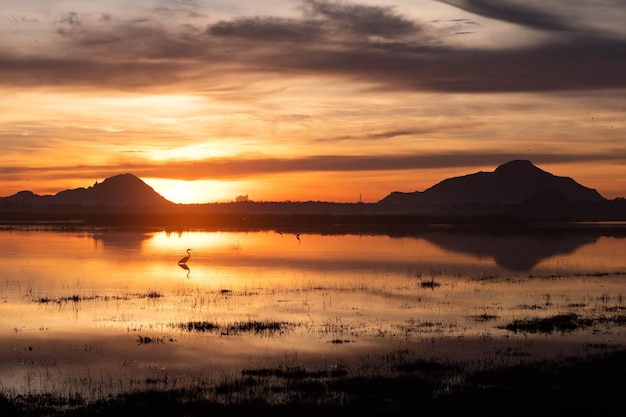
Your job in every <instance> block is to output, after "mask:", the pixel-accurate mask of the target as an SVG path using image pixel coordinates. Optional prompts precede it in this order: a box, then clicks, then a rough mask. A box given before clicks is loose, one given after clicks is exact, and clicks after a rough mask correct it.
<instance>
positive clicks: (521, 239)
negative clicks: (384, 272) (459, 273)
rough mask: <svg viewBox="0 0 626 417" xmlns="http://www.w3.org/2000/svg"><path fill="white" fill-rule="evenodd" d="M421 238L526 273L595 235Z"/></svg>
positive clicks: (591, 240) (592, 239)
mask: <svg viewBox="0 0 626 417" xmlns="http://www.w3.org/2000/svg"><path fill="white" fill-rule="evenodd" d="M425 238H426V239H427V240H429V241H430V242H432V243H434V244H436V245H437V246H439V247H440V248H442V249H444V250H446V251H454V252H461V253H466V254H469V255H472V256H474V257H477V258H484V257H488V258H493V260H494V262H495V263H496V264H497V265H498V266H501V267H503V268H506V269H509V270H511V271H521V272H523V271H530V270H532V269H533V268H534V267H535V266H537V264H539V263H540V262H542V261H544V260H547V259H549V258H551V257H553V256H555V255H565V254H571V253H574V252H575V251H576V250H577V249H579V248H580V247H582V246H585V245H592V244H594V243H595V242H597V240H598V238H599V236H593V235H592V236H589V235H581V234H573V235H557V236H545V235H514V236H510V235H495V236H494V235H464V234H453V233H439V234H429V235H426V236H425Z"/></svg>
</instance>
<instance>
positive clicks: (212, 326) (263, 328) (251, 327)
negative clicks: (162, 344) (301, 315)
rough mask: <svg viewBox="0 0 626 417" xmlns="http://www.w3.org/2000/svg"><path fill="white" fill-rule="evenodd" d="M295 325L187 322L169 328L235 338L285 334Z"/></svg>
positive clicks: (287, 323) (246, 322) (273, 322)
mask: <svg viewBox="0 0 626 417" xmlns="http://www.w3.org/2000/svg"><path fill="white" fill-rule="evenodd" d="M297 326H298V324H297V323H289V322H281V321H271V320H265V321H258V320H248V321H237V322H234V323H230V324H224V325H220V324H217V323H214V322H210V321H188V322H182V323H172V324H170V327H173V328H176V329H179V330H182V331H187V332H200V333H201V332H208V333H214V332H219V334H220V335H221V336H235V335H239V334H242V333H253V334H256V335H274V334H285V333H286V332H288V331H290V330H292V329H294V328H295V327H297Z"/></svg>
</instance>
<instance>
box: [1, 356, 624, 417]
mask: <svg viewBox="0 0 626 417" xmlns="http://www.w3.org/2000/svg"><path fill="white" fill-rule="evenodd" d="M625 380H626V350H619V351H610V350H609V349H607V350H606V353H604V354H601V355H595V356H590V357H587V358H565V359H563V360H560V361H538V362H526V363H525V362H521V364H519V365H515V366H511V367H495V366H493V367H491V366H483V367H482V368H481V369H480V370H477V371H472V372H467V371H465V370H464V369H463V367H461V366H459V365H457V364H451V363H444V362H437V361H431V360H419V359H418V360H407V361H401V362H399V363H398V364H397V365H395V367H394V372H393V373H392V375H389V376H383V375H371V376H368V377H363V376H352V375H351V373H350V372H349V370H343V369H334V370H326V371H319V370H318V371H308V370H306V369H304V368H299V367H295V368H283V367H278V368H275V369H266V368H263V369H248V370H243V371H242V372H241V375H240V376H239V377H237V378H233V379H224V381H223V382H221V383H218V384H217V385H211V386H208V385H202V384H199V385H198V386H189V387H184V388H164V386H165V382H166V381H156V382H155V386H156V388H155V389H153V390H149V391H142V392H135V393H128V394H124V395H120V396H118V397H115V398H110V399H107V400H100V401H97V402H94V403H90V404H87V403H85V402H83V401H82V400H81V398H69V399H64V400H60V399H56V398H53V397H51V396H47V395H40V396H37V395H32V396H29V397H23V396H17V397H16V398H10V399H9V398H7V397H6V396H2V397H0V414H1V415H3V416H40V415H48V416H75V417H78V416H118V417H122V416H134V417H139V416H150V417H154V416H183V415H185V416H220V415H224V416H244V415H254V416H294V415H298V416H314V415H315V416H317V415H325V416H346V415H355V416H356V415H358V416H377V415H427V416H428V415H436V416H459V415H482V416H491V415H493V416H503V415H506V416H528V415H567V414H568V413H572V415H584V414H585V413H589V415H601V414H605V413H610V412H613V411H617V410H620V409H622V407H623V401H624V398H623V395H624V381H625ZM159 383H163V384H164V385H162V386H161V385H159Z"/></svg>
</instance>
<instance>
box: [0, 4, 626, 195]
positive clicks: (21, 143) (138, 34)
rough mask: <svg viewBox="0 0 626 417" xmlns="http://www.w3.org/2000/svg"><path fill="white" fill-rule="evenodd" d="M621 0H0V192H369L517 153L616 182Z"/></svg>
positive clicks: (613, 189) (624, 191) (620, 186)
mask: <svg viewBox="0 0 626 417" xmlns="http://www.w3.org/2000/svg"><path fill="white" fill-rule="evenodd" d="M625 21H626V1H624V0H440V1H435V0H392V1H382V0H373V1H370V0H357V1H350V2H347V1H326V0H266V1H262V2H259V1H253V0H243V1H237V0H134V1H132V2H129V1H127V0H106V1H105V0H101V1H92V0H20V1H10V2H9V1H3V2H1V3H0V97H1V99H0V146H1V147H2V152H1V153H0V196H7V195H12V194H14V193H16V192H18V191H21V190H30V191H33V192H35V193H37V194H54V193H56V192H58V191H60V190H64V189H68V188H77V187H88V186H91V185H93V183H95V182H96V181H102V180H103V179H105V178H107V177H110V176H113V175H117V174H122V173H132V174H135V175H136V176H138V177H140V178H141V179H143V180H144V181H145V182H146V183H147V184H149V185H150V186H152V187H153V188H154V189H155V190H156V191H157V192H159V193H160V194H162V195H163V196H164V197H166V198H168V199H170V200H172V201H174V202H177V203H204V202H226V201H234V200H235V199H236V197H237V196H244V195H247V196H248V198H249V199H250V200H253V201H285V200H290V201H309V200H312V201H337V202H356V201H363V202H375V201H378V200H380V199H382V198H384V197H385V196H386V195H387V194H389V193H390V192H392V191H405V192H412V191H423V190H425V189H426V188H428V187H430V186H432V185H434V184H436V183H437V182H439V181H441V180H443V179H446V178H449V177H454V176H460V175H465V174H469V173H473V172H477V171H493V170H494V169H495V168H496V167H497V166H498V165H501V164H503V163H506V162H508V161H510V160H513V159H528V160H531V161H532V162H533V163H534V164H535V165H537V166H538V167H540V168H542V169H544V170H546V171H548V172H551V173H553V174H555V175H560V176H570V177H573V178H574V179H576V180H577V181H578V182H579V183H581V184H583V185H585V186H587V187H590V188H595V189H596V190H598V192H600V193H601V194H602V195H603V196H605V197H607V198H615V197H624V196H626V76H624V74H626V26H625V25H624V24H623V22H625Z"/></svg>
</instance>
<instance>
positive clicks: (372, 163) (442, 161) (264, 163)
mask: <svg viewBox="0 0 626 417" xmlns="http://www.w3.org/2000/svg"><path fill="white" fill-rule="evenodd" d="M624 158H626V155H625V154H624V151H623V150H622V149H615V150H613V152H606V153H584V154H532V153H524V154H520V153H505V152H499V151H497V150H493V152H489V151H483V152H481V153H472V152H463V151H458V152H445V153H432V152H431V153H428V154H423V155H416V154H413V155H377V156H370V155H314V156H305V157H298V158H268V157H258V158H250V157H229V158H214V159H209V160H204V161H194V162H193V163H190V162H189V161H168V162H167V163H163V164H160V163H154V162H142V161H141V160H136V161H135V162H132V161H124V163H123V164H120V165H100V166H97V165H90V166H74V167H67V166H56V167H55V166H47V167H40V168H39V167H38V168H29V167H19V168H16V167H0V175H1V176H2V178H4V179H5V180H7V179H11V178H19V177H23V176H28V175H31V174H32V175H36V174H37V173H42V174H45V175H46V178H47V179H55V178H67V177H68V176H83V175H87V174H88V176H90V177H97V178H101V177H103V176H106V175H108V174H110V173H119V172H120V171H121V170H123V171H125V172H132V173H133V174H135V175H137V176H139V177H144V178H150V177H152V178H171V179H180V180H203V179H219V180H228V179H231V180H232V179H243V178H254V177H258V176H259V175H273V174H286V173H298V172H300V173H303V172H357V171H363V172H365V171H386V172H389V171H404V170H420V169H435V168H439V169H440V168H451V169H452V168H465V167H467V168H471V167H476V166H485V165H487V166H493V167H494V168H495V167H497V166H498V165H501V164H503V163H505V162H508V161H511V160H514V159H528V160H531V161H532V162H533V163H534V164H538V165H546V164H560V163H573V162H583V163H584V162H593V163H597V162H598V161H604V162H611V161H612V162H619V161H622V160H623V159H624Z"/></svg>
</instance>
